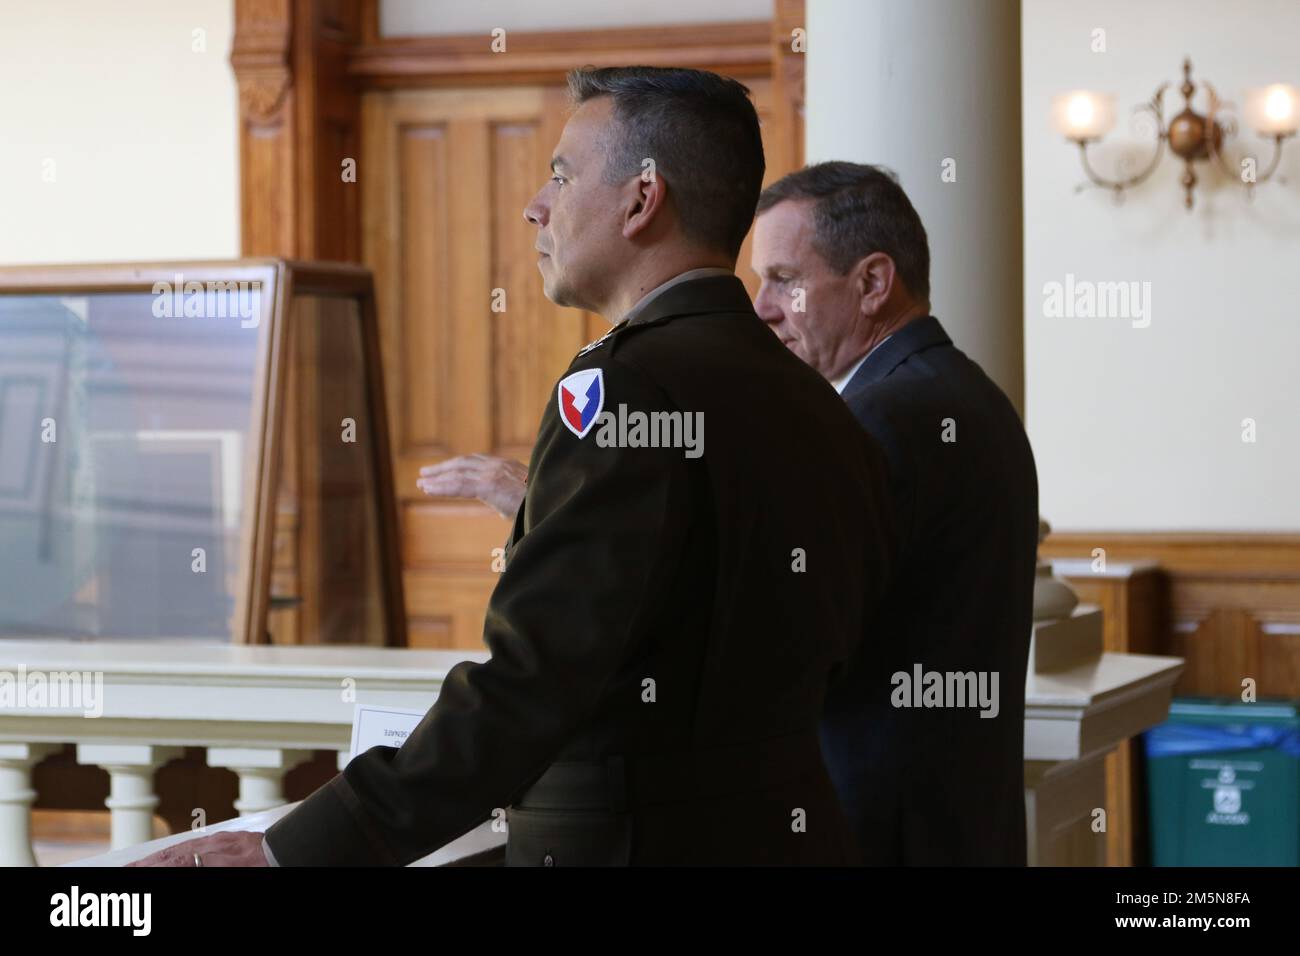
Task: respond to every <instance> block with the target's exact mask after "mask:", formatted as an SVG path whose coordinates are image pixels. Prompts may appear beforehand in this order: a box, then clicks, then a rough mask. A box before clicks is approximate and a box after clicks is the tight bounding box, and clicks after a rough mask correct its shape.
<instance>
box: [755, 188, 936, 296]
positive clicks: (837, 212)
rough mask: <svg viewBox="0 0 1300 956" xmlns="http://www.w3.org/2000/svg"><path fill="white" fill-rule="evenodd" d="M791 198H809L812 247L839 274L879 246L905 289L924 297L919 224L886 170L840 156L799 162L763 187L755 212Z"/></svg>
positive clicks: (925, 267) (926, 262)
mask: <svg viewBox="0 0 1300 956" xmlns="http://www.w3.org/2000/svg"><path fill="white" fill-rule="evenodd" d="M792 199H796V200H797V199H811V200H813V201H814V205H813V240H812V245H813V249H814V250H815V251H816V252H817V254H818V255H820V256H821V257H822V258H823V259H825V260H826V262H827V264H828V265H829V266H830V267H831V268H832V269H834V270H835V271H836V272H838V273H840V275H844V274H845V273H846V272H848V271H849V269H851V268H852V267H853V264H854V263H855V262H857V261H858V260H860V259H862V258H863V257H864V256H869V255H871V254H872V253H873V252H883V253H884V254H885V255H887V256H889V258H891V259H893V260H894V268H895V269H896V270H897V272H898V275H899V277H900V278H901V279H902V280H903V284H904V285H906V286H907V291H909V292H910V293H912V295H913V296H915V297H916V298H918V299H929V298H930V243H929V241H928V240H927V239H926V235H925V225H924V224H923V223H922V222H921V217H920V216H919V215H917V212H916V208H915V207H914V206H913V205H912V201H911V200H910V199H908V198H907V193H905V192H903V187H902V186H900V185H899V184H898V177H897V176H895V175H894V173H893V172H892V171H890V170H888V169H885V168H884V167H883V166H868V165H865V164H862V163H845V162H830V163H817V164H815V165H813V166H805V167H804V168H803V169H800V170H798V171H797V172H793V173H791V174H790V175H788V176H784V177H782V178H781V179H778V180H777V181H776V182H774V183H773V184H772V185H770V186H768V187H767V188H766V189H764V190H763V194H762V195H761V196H759V197H758V212H757V215H762V214H763V213H764V212H766V211H767V210H768V209H771V208H772V207H773V206H775V205H776V204H777V203H782V202H785V201H786V200H792Z"/></svg>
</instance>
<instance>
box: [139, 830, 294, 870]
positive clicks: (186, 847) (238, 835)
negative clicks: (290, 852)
mask: <svg viewBox="0 0 1300 956" xmlns="http://www.w3.org/2000/svg"><path fill="white" fill-rule="evenodd" d="M262 840H263V836H262V834H260V833H253V832H251V831H248V830H234V831H230V832H228V833H214V834H212V835H211V836H205V837H199V839H197V840H186V841H185V842H184V843H177V844H176V845H175V846H169V847H167V848H166V849H163V850H159V851H158V852H157V853H153V854H150V855H149V856H146V857H145V858H144V859H143V860H136V861H135V862H134V863H128V864H127V866H268V865H269V864H268V863H267V859H266V854H265V853H264V852H263V850H262Z"/></svg>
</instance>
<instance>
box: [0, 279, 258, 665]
mask: <svg viewBox="0 0 1300 956" xmlns="http://www.w3.org/2000/svg"><path fill="white" fill-rule="evenodd" d="M250 295H251V307H252V309H253V312H252V314H253V315H256V316H260V315H261V314H262V312H261V302H260V295H259V294H258V291H257V290H256V289H253V290H252V291H251V293H250V291H249V290H247V289H245V290H243V291H241V292H236V291H234V290H231V291H229V292H225V291H221V290H217V291H211V292H208V293H207V297H206V302H205V303H204V307H203V308H202V309H201V311H202V312H203V315H202V316H199V315H185V316H179V315H178V316H174V317H158V316H157V315H156V314H155V313H156V311H158V310H156V309H155V305H156V302H157V297H155V296H154V295H152V294H150V293H148V292H138V293H114V294H91V295H83V296H79V297H77V298H67V297H61V296H56V295H36V296H32V295H0V637H16V636H39V635H42V634H57V635H59V636H73V637H77V636H86V637H91V636H93V637H124V638H131V639H136V640H138V639H142V638H153V637H162V638H177V637H194V638H207V639H217V640H229V639H231V637H232V634H233V633H234V626H235V622H234V620H233V618H234V616H235V611H236V607H235V605H236V600H235V597H236V594H237V588H238V586H239V582H238V581H237V580H236V576H237V574H238V571H239V548H240V528H241V521H242V520H243V519H244V518H245V517H246V516H245V510H246V508H247V501H246V497H247V494H248V492H247V491H246V489H245V488H244V480H245V457H246V456H247V455H248V454H250V449H249V448H248V447H247V445H248V436H249V429H250V425H251V422H252V414H253V409H252V392H253V379H254V372H255V368H256V359H257V345H258V334H259V332H258V328H257V325H258V324H259V323H257V322H251V323H250V322H247V321H244V320H242V319H241V317H240V316H241V314H244V315H247V314H248V308H249V304H250V303H249V302H248V301H246V300H247V299H248V298H249V297H250ZM223 296H229V297H230V301H229V302H225V301H221V299H222V297H223ZM239 297H242V298H243V299H244V300H245V301H241V302H238V303H237V302H235V301H234V300H235V299H236V298H239ZM196 311H200V310H196Z"/></svg>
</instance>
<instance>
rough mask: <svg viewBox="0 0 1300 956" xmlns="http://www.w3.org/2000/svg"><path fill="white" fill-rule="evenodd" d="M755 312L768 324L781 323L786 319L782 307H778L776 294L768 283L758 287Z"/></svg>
mask: <svg viewBox="0 0 1300 956" xmlns="http://www.w3.org/2000/svg"><path fill="white" fill-rule="evenodd" d="M754 312H755V313H757V315H758V317H759V318H760V319H762V320H763V321H764V322H767V323H776V322H780V321H781V320H782V319H783V318H785V316H784V314H783V313H782V312H781V307H780V306H779V305H777V301H776V294H775V293H774V292H773V291H772V287H771V286H769V285H768V284H767V283H766V282H764V283H763V284H762V285H760V286H759V287H758V295H756V296H755V297H754Z"/></svg>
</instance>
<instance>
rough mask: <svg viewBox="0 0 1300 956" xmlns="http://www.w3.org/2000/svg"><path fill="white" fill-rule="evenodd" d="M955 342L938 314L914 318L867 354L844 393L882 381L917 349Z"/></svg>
mask: <svg viewBox="0 0 1300 956" xmlns="http://www.w3.org/2000/svg"><path fill="white" fill-rule="evenodd" d="M951 344H952V339H950V338H948V333H947V332H945V331H944V330H943V326H942V325H940V324H939V320H938V319H936V318H935V317H934V316H932V315H927V316H923V317H922V318H919V319H913V320H912V321H911V322H909V323H907V325H905V326H903V327H902V328H901V329H899V330H898V331H897V332H895V333H894V334H893V335H891V336H890V337H889V338H888V339H887V340H886V341H885V343H884V344H883V345H881V346H880V347H879V348H877V349H876V350H875V351H874V352H872V353H871V354H870V355H868V356H867V360H866V361H865V362H863V363H862V365H861V366H859V368H858V370H857V371H856V372H854V373H853V378H851V379H849V384H848V385H846V386H845V387H844V395H845V397H848V396H849V395H850V394H851V393H853V392H855V391H857V390H858V389H861V388H865V387H866V386H868V385H872V384H874V383H876V382H879V381H880V380H881V379H883V378H885V377H886V376H888V375H889V374H890V373H891V372H892V371H894V369H896V368H898V366H900V365H902V364H903V363H904V362H906V361H907V360H908V359H909V358H911V357H912V356H913V355H915V354H916V353H917V352H923V351H925V350H926V349H928V348H933V347H934V346H936V345H951Z"/></svg>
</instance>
